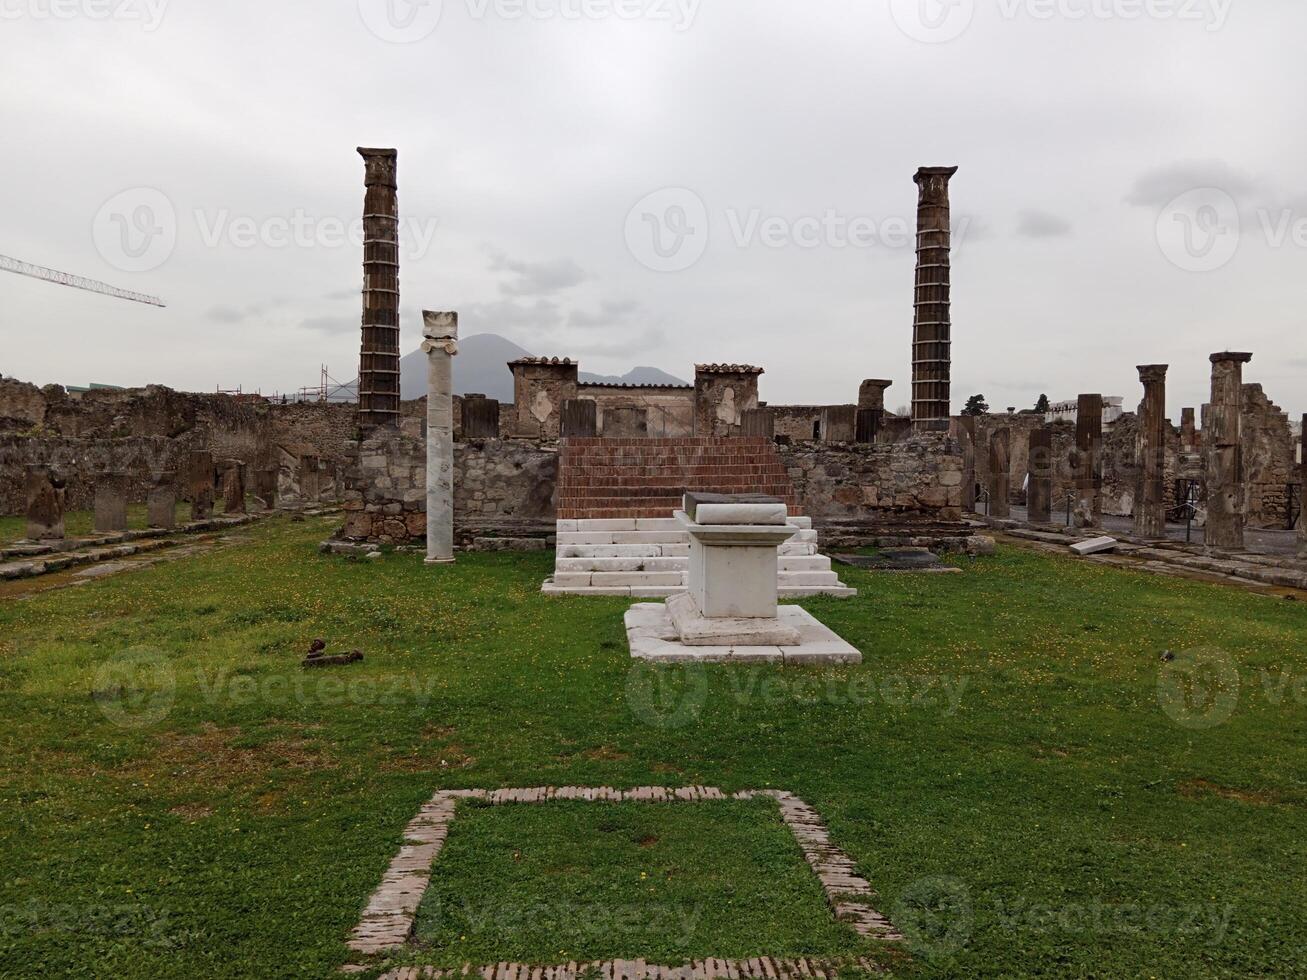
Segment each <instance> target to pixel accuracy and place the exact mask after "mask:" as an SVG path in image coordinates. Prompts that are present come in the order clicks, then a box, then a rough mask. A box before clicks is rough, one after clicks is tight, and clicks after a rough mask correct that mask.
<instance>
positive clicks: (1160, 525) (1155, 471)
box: [1135, 364, 1167, 538]
mask: <svg viewBox="0 0 1307 980" xmlns="http://www.w3.org/2000/svg"><path fill="white" fill-rule="evenodd" d="M1166 369H1167V365H1165V364H1147V365H1141V366H1140V368H1139V380H1140V381H1141V382H1142V383H1143V386H1144V400H1143V401H1142V402H1140V404H1139V442H1138V448H1137V450H1136V457H1137V459H1138V465H1139V492H1138V493H1137V494H1136V495H1135V533H1136V534H1138V535H1139V536H1140V537H1145V538H1160V537H1163V536H1164V535H1165V533H1166Z"/></svg>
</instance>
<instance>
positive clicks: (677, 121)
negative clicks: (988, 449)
mask: <svg viewBox="0 0 1307 980" xmlns="http://www.w3.org/2000/svg"><path fill="white" fill-rule="evenodd" d="M437 14H438V15H439V17H438V19H437V16H436V15H437ZM1305 36H1307V4H1304V3H1303V2H1302V0H977V2H976V3H975V4H972V3H971V2H969V0H949V2H944V0H807V2H802V0H444V2H443V9H442V5H441V4H440V3H438V2H437V0H426V2H425V3H423V0H418V2H417V3H412V2H411V0H259V2H255V0H223V2H221V3H214V2H202V0H171V2H167V0H0V83H2V84H0V107H3V109H2V115H0V119H2V120H3V124H4V125H3V131H4V136H5V144H4V146H5V152H4V153H3V154H2V155H0V195H2V196H3V215H4V221H3V226H2V227H0V254H4V255H8V256H13V257H16V258H20V259H24V260H27V261H30V262H34V263H38V264H41V265H46V266H52V267H54V268H57V269H61V270H66V271H69V272H73V273H77V274H80V275H84V276H88V277H92V278H95V279H101V280H105V281H108V282H110V283H112V284H114V285H116V286H119V287H122V288H126V289H131V290H135V291H139V292H143V293H150V294H157V295H159V296H161V297H163V299H164V300H165V301H166V302H167V304H168V305H167V308H166V309H157V308H154V307H150V306H144V305H138V304H135V303H129V302H124V301H121V300H117V299H109V298H106V297H102V296H96V295H92V294H89V293H80V292H77V291H75V290H72V289H67V288H63V287H59V286H54V285H50V284H47V283H43V282H38V281H35V280H31V279H26V278H22V277H19V276H13V275H6V274H2V273H0V336H3V340H4V348H3V352H4V356H3V358H2V359H0V372H3V373H4V374H5V375H11V376H16V377H19V378H23V379H27V380H32V381H36V382H40V383H47V382H59V383H63V384H85V383H87V382H89V381H98V382H105V383H113V384H121V385H142V384H146V383H150V382H157V383H163V384H167V385H170V386H173V387H176V388H184V389H191V390H213V389H214V388H215V387H222V388H228V389H230V388H235V387H237V386H242V387H243V388H244V389H245V390H247V391H250V390H256V389H261V390H262V391H264V392H265V393H266V392H270V391H283V390H293V389H295V388H297V387H299V386H301V385H307V384H312V383H315V382H316V381H317V377H318V370H319V366H320V365H321V364H324V363H325V364H327V365H328V366H329V367H330V369H331V372H332V374H333V375H334V376H336V377H337V378H338V379H339V380H341V381H347V380H349V379H351V378H353V377H354V375H355V373H356V367H357V357H358V322H359V306H360V304H359V295H358V290H359V283H360V279H361V273H360V263H361V251H362V250H361V246H360V245H359V244H358V243H357V241H356V240H351V238H352V237H353V231H354V229H352V228H351V227H350V225H351V224H352V223H356V222H357V220H358V217H359V214H360V212H361V208H362V201H363V165H362V161H361V160H360V159H359V157H358V156H357V154H356V153H355V147H356V146H359V145H365V146H394V147H397V148H398V150H399V185H400V187H399V202H400V209H401V213H402V215H403V216H404V219H405V224H404V229H403V234H402V241H403V246H404V248H403V257H402V262H403V265H402V268H401V279H402V294H403V310H404V315H403V333H404V337H403V346H404V349H405V350H406V351H407V350H411V349H413V348H415V347H416V346H417V345H418V343H419V342H420V315H419V311H420V310H421V309H423V308H428V309H441V310H443V309H455V310H458V311H459V312H460V314H461V322H462V331H463V333H464V334H465V335H466V334H472V333H482V332H493V333H499V334H502V335H504V336H506V337H508V338H510V339H512V340H514V341H516V342H517V343H519V344H521V345H523V346H524V347H526V348H528V349H529V350H531V351H532V352H534V353H538V354H550V355H559V356H563V355H567V356H571V357H573V358H577V359H579V360H580V361H581V363H582V366H583V367H584V368H585V369H587V370H593V371H599V372H604V373H620V372H623V371H625V370H627V369H628V368H630V367H632V366H634V365H637V364H641V365H652V366H656V367H660V368H663V369H665V370H667V371H670V372H672V373H673V374H677V375H679V376H681V377H690V376H691V375H692V372H693V368H692V365H693V364H694V363H695V362H696V361H698V362H704V361H722V360H729V361H741V362H743V361H747V362H752V363H757V364H761V365H763V366H765V367H766V369H767V373H766V375H765V376H764V377H763V379H762V393H763V397H764V398H765V399H767V400H769V401H771V402H773V403H777V404H781V403H837V402H848V401H852V400H855V399H856V396H857V386H858V382H859V381H860V380H861V379H863V378H867V377H886V378H893V379H894V387H893V388H892V389H891V390H890V392H889V393H888V401H889V404H890V406H891V407H897V406H899V405H902V404H906V403H907V401H908V400H909V377H910V357H911V350H910V344H911V334H912V277H913V260H914V257H913V252H912V247H911V244H912V234H911V232H912V228H913V222H914V219H915V208H916V188H915V186H914V185H913V183H912V176H913V173H914V172H915V171H916V169H917V167H918V166H920V165H957V166H959V167H960V168H961V169H960V170H959V172H958V175H957V177H956V178H954V181H953V206H954V223H955V227H956V229H957V238H956V241H955V253H954V304H953V319H954V328H953V341H954V347H953V352H954V365H953V380H954V387H953V391H954V406H953V407H954V411H957V410H958V409H959V408H960V407H961V405H962V403H963V401H964V399H965V397H966V396H967V395H968V394H970V393H973V392H983V393H984V394H985V395H987V396H988V398H989V401H990V403H991V405H992V406H993V407H995V408H1005V407H1007V406H1009V405H1014V406H1018V407H1029V406H1030V405H1032V404H1033V402H1034V400H1035V398H1036V397H1037V396H1038V395H1039V394H1040V393H1041V392H1046V393H1048V395H1049V396H1050V397H1051V398H1053V399H1055V400H1056V399H1060V398H1070V397H1074V396H1075V395H1076V394H1077V393H1078V392H1082V391H1101V392H1102V393H1104V394H1109V395H1123V396H1125V399H1126V405H1127V407H1133V406H1134V405H1135V404H1136V403H1137V402H1138V400H1139V397H1140V387H1139V382H1138V376H1137V373H1136V371H1135V365H1137V364H1144V363H1152V362H1162V363H1169V364H1170V365H1171V374H1170V390H1169V397H1168V402H1169V405H1168V409H1169V411H1170V413H1171V414H1172V416H1173V417H1174V418H1175V420H1176V421H1177V422H1178V420H1179V410H1180V408H1181V406H1184V405H1198V404H1201V402H1202V401H1203V400H1204V396H1205V395H1206V393H1207V379H1208V372H1209V368H1210V365H1209V364H1208V354H1210V353H1211V352H1212V351H1216V350H1222V349H1226V348H1230V349H1236V350H1250V351H1253V352H1254V354H1255V357H1254V359H1253V362H1252V364H1251V365H1249V366H1248V369H1247V373H1246V379H1247V380H1249V381H1259V382H1262V383H1264V384H1265V386H1266V389H1267V391H1268V393H1269V394H1270V396H1271V397H1272V398H1273V399H1274V400H1275V401H1276V402H1278V403H1279V404H1280V406H1281V407H1282V408H1284V409H1285V410H1287V411H1290V412H1294V413H1302V412H1304V411H1307V390H1305V386H1304V383H1303V382H1304V379H1305V378H1307V341H1305V340H1304V330H1303V327H1304V320H1305V319H1307V302H1305V300H1307V296H1305V295H1304V294H1305V293H1307V275H1305V274H1304V273H1305V272H1307V127H1304V126H1303V111H1302V97H1303V92H1304V91H1307V59H1304V58H1303V57H1302V53H1301V45H1302V39H1303V37H1305ZM1295 417H1297V416H1295Z"/></svg>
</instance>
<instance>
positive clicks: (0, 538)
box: [0, 500, 221, 545]
mask: <svg viewBox="0 0 1307 980" xmlns="http://www.w3.org/2000/svg"><path fill="white" fill-rule="evenodd" d="M218 510H219V512H221V503H219V507H218ZM190 519H191V505H190V504H188V503H185V502H183V501H180V500H179V501H178V502H177V522H178V523H179V524H184V523H186V522H187V521H189V520H190ZM127 526H128V527H129V528H132V529H134V530H135V529H141V528H145V527H147V526H148V519H147V515H146V509H145V504H128V505H127ZM94 527H95V513H94V512H93V511H89V510H72V511H69V512H68V513H66V514H65V515H64V533H65V534H67V535H68V536H69V537H70V538H75V537H84V536H86V535H89V534H94V533H95V532H94ZM26 534H27V519H26V518H24V517H0V545H4V544H12V543H13V542H15V541H19V540H21V539H22V538H23V537H24V536H25V535H26Z"/></svg>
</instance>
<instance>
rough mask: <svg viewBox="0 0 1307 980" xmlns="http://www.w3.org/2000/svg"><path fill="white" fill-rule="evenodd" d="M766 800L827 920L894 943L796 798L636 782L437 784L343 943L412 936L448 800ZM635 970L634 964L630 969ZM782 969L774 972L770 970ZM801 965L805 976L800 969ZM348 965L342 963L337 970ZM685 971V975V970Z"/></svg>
mask: <svg viewBox="0 0 1307 980" xmlns="http://www.w3.org/2000/svg"><path fill="white" fill-rule="evenodd" d="M759 797H770V798H771V799H774V800H775V801H776V803H777V805H778V806H779V807H780V815H781V819H782V820H783V821H784V823H785V826H786V827H788V828H789V830H790V833H792V834H793V835H794V839H795V841H797V842H798V845H799V848H800V850H801V851H802V852H803V857H804V859H805V860H806V861H807V862H808V865H809V866H810V867H811V868H812V870H813V871H814V872H815V873H816V875H817V878H818V880H819V881H820V882H821V886H822V890H823V891H824V892H825V893H826V901H827V902H828V903H829V904H830V907H831V910H832V912H833V913H834V915H835V918H836V919H838V920H839V921H841V922H847V923H848V924H849V925H851V926H852V927H853V929H854V931H856V932H857V933H858V934H859V935H860V936H865V937H869V938H872V939H878V940H882V941H886V942H897V941H901V940H902V939H903V936H902V935H900V934H899V932H898V931H897V930H896V929H895V928H894V927H893V926H892V925H891V924H890V922H889V920H887V919H886V918H885V917H884V916H882V915H881V914H880V913H879V912H877V911H876V910H875V909H873V908H872V907H871V906H870V905H869V904H867V902H868V901H869V900H870V899H871V898H873V897H875V892H874V891H873V890H872V887H871V884H870V883H869V882H868V881H867V880H866V879H865V878H863V877H861V876H860V875H859V874H858V873H857V870H856V869H855V867H854V864H853V861H852V860H851V859H850V858H849V857H848V855H846V854H845V853H844V852H843V851H841V850H840V849H839V848H838V847H836V846H835V845H834V844H832V843H831V841H830V832H829V831H828V830H827V829H826V825H825V824H824V823H823V822H822V819H821V816H820V815H819V814H818V813H817V811H816V810H814V809H813V808H812V807H810V806H809V805H808V804H807V803H805V802H804V801H803V800H801V799H799V797H797V796H795V795H794V794H793V793H789V792H786V791H784V790H741V791H740V792H738V793H733V794H727V793H724V792H722V791H721V790H720V789H717V788H716V787H712V786H683V787H680V788H675V789H672V788H667V787H664V786H641V787H637V788H635V789H627V790H619V789H613V788H611V787H608V786H599V787H589V786H536V787H528V788H521V789H497V790H483V789H453V790H440V791H439V792H437V793H436V794H435V795H434V796H433V797H432V798H431V800H430V801H429V802H427V803H426V804H424V805H423V807H422V809H420V810H419V811H418V814H417V816H416V817H414V818H413V819H412V820H411V821H409V824H408V826H407V827H406V828H405V830H404V844H403V846H402V847H401V848H400V850H399V853H398V854H396V855H395V857H394V859H393V860H392V861H391V862H390V867H389V868H388V869H387V870H386V873H385V875H384V876H383V877H382V879H381V885H380V886H379V887H378V888H377V890H376V891H375V892H374V893H373V894H372V897H371V899H369V900H368V904H367V907H366V908H365V909H364V910H363V917H362V919H361V921H360V922H359V924H358V925H357V926H356V927H355V928H354V931H353V932H352V933H351V934H350V939H349V944H348V945H349V948H350V949H352V950H353V951H354V952H355V953H360V954H364V955H373V954H382V953H388V952H395V951H398V950H401V949H403V948H405V947H406V945H407V944H408V940H409V937H410V936H411V934H412V932H413V923H414V918H415V917H416V915H417V910H418V906H419V905H420V904H421V902H422V896H423V894H424V893H425V892H426V890H427V885H428V883H429V882H430V880H431V870H432V866H433V865H434V864H435V860H436V858H437V857H438V856H439V854H440V850H441V848H442V847H443V846H444V843H445V839H446V837H448V836H449V826H450V824H451V823H453V821H454V816H455V810H456V808H457V806H458V801H459V800H461V799H466V800H481V801H484V802H486V803H489V804H491V805H492V806H500V805H503V804H513V803H548V802H552V801H555V800H582V801H586V802H609V803H675V802H700V801H704V802H706V801H713V800H728V799H735V800H749V799H756V798H759ZM841 962H846V963H847V964H848V965H851V966H858V967H862V968H864V969H871V968H874V965H873V964H870V963H867V962H864V961H861V960H849V961H841ZM637 966H638V970H637ZM778 966H780V967H785V969H784V970H781V971H779V973H778V971H777V969H776V968H777V967H778ZM810 968H811V971H813V972H809V969H810ZM834 968H835V967H834V964H832V963H826V964H825V966H824V968H823V963H822V961H818V960H796V961H779V960H770V959H765V958H764V959H757V960H738V961H727V960H701V961H697V962H696V963H695V964H693V966H692V967H690V968H687V967H685V966H684V965H680V966H674V967H673V966H668V967H656V966H652V965H646V964H645V962H644V961H643V960H630V961H626V960H618V961H611V962H608V963H583V964H576V963H571V964H568V965H567V966H558V967H528V966H526V965H523V964H517V963H501V964H498V966H495V965H490V966H486V967H474V966H472V965H471V964H468V965H466V966H464V967H463V968H462V969H461V970H457V969H455V970H437V969H435V968H426V969H424V968H420V967H409V968H404V969H402V970H398V971H394V972H393V973H390V974H387V975H386V976H387V977H392V978H396V980H398V978H408V977H413V978H417V977H422V976H428V977H440V976H450V977H453V976H455V975H459V974H461V975H465V976H472V977H482V978H484V980H492V978H499V980H564V978H574V977H577V976H580V975H581V974H582V973H585V972H586V971H587V970H591V971H595V972H597V973H598V975H599V976H602V977H603V978H604V980H640V978H642V977H650V978H652V977H668V978H670V977H679V976H682V975H685V976H690V977H695V978H702V977H708V976H721V977H728V978H732V980H734V978H736V977H750V976H753V977H761V978H773V980H774V978H775V977H777V976H784V975H785V973H786V972H788V973H790V974H791V975H793V976H796V977H799V976H818V977H820V976H824V975H825V973H824V972H822V971H823V969H825V970H827V971H829V970H833V969H834ZM347 969H348V967H347ZM687 969H688V970H689V972H688V973H686V972H685V971H686V970H687Z"/></svg>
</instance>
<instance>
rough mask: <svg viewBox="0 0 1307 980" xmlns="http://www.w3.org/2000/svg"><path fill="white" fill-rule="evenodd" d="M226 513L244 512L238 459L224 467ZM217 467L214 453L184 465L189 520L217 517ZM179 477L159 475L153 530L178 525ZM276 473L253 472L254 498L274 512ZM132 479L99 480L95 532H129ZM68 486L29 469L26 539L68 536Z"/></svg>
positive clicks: (149, 504) (51, 471) (150, 503)
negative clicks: (65, 518) (129, 503)
mask: <svg viewBox="0 0 1307 980" xmlns="http://www.w3.org/2000/svg"><path fill="white" fill-rule="evenodd" d="M220 471H221V475H222V494H223V510H224V513H226V514H244V513H246V512H247V511H246V486H245V465H244V464H243V463H242V462H240V461H239V460H234V459H233V460H225V461H223V462H222V464H221V470H220ZM218 473H219V467H218V466H217V465H215V463H214V459H213V454H212V453H210V452H207V451H202V450H200V451H194V452H192V453H190V455H189V456H188V457H187V461H186V469H185V482H186V485H187V490H188V495H189V497H190V501H191V520H192V521H202V520H206V519H208V518H209V517H210V516H212V514H213V508H214V505H215V501H216V493H215V483H216V480H215V477H216V476H217V474H218ZM176 476H177V475H176V473H173V472H162V473H158V474H156V476H155V478H154V481H153V485H152V486H151V487H150V489H149V490H148V491H147V493H146V502H145V509H146V523H147V525H148V526H149V527H152V528H162V529H164V530H169V529H171V528H174V527H176V525H177V516H176V515H177V490H176ZM277 479H278V471H277V470H276V469H274V468H270V469H263V470H259V471H258V472H257V473H256V474H255V488H254V493H255V499H256V500H257V501H258V502H259V504H260V506H262V507H265V508H268V509H271V508H273V507H275V506H276V501H277ZM131 483H132V477H131V475H130V474H128V473H122V472H109V473H105V474H103V475H101V476H100V477H99V478H98V479H97V480H96V481H95V498H94V504H93V507H94V517H93V525H92V526H93V528H94V530H95V531H96V532H98V533H113V532H117V531H126V530H127V501H128V498H129V496H130V488H131ZM67 494H68V489H67V483H66V482H65V481H64V480H63V479H62V478H60V476H59V475H58V472H57V469H56V468H54V467H51V466H43V465H35V466H29V467H28V468H27V485H26V504H27V506H26V519H27V528H26V535H27V539H28V540H29V541H57V540H62V539H63V538H64V537H65V528H64V513H65V510H66V500H67Z"/></svg>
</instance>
